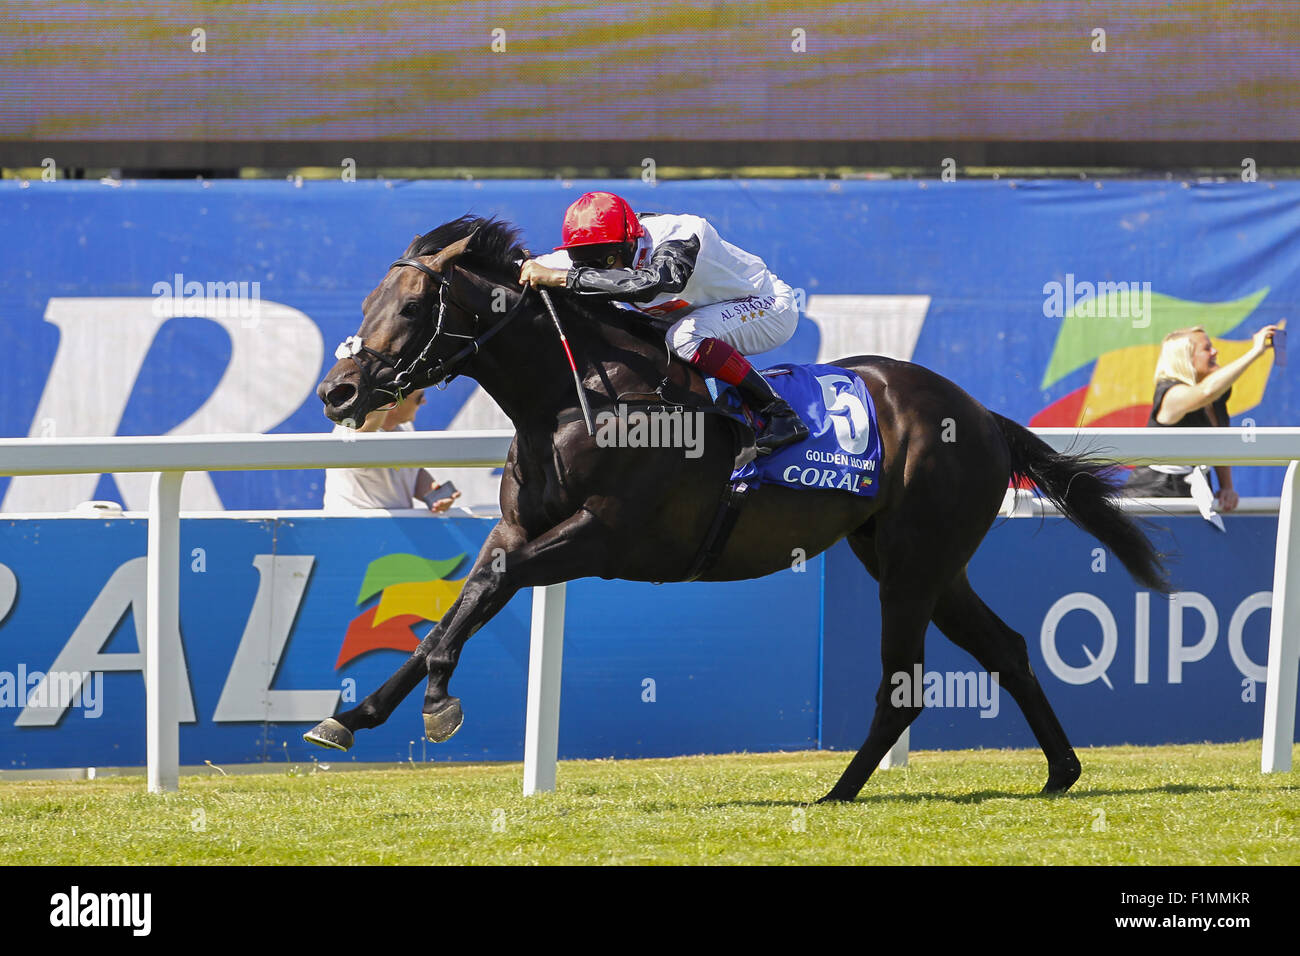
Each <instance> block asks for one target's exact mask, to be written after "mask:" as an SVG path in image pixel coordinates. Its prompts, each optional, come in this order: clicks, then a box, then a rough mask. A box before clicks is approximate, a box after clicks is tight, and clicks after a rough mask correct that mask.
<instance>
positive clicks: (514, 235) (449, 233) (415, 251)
mask: <svg viewBox="0 0 1300 956" xmlns="http://www.w3.org/2000/svg"><path fill="white" fill-rule="evenodd" d="M521 232H522V230H521V229H519V227H518V226H516V225H514V224H513V223H510V222H506V221H505V220H503V219H496V218H485V217H483V216H475V215H473V214H471V213H466V214H465V215H463V216H461V217H460V218H459V219H453V220H452V221H451V222H445V223H443V224H442V225H441V226H438V227H437V228H436V229H433V230H431V231H429V232H426V233H425V234H424V235H423V236H417V237H416V238H415V239H413V240H412V241H411V244H410V245H409V246H407V247H406V251H405V252H404V253H402V257H403V258H408V259H409V258H411V257H413V256H431V255H434V254H435V253H437V252H441V251H442V250H443V249H445V248H447V246H449V245H451V244H452V243H453V242H457V241H458V240H461V239H464V238H465V237H466V236H468V235H470V234H471V233H473V234H474V241H473V242H471V243H470V244H469V248H468V249H466V250H465V255H464V258H465V259H466V260H468V261H469V262H473V263H478V264H480V265H482V266H484V267H486V268H488V269H490V270H492V271H493V272H499V273H504V274H506V275H511V276H515V277H518V274H519V266H518V265H517V263H518V261H519V260H520V259H527V258H529V253H528V250H527V249H525V248H524V245H523V242H522V240H521V239H520V234H521ZM568 298H569V303H570V306H571V307H572V308H573V309H575V310H576V311H578V312H580V313H582V314H583V315H585V316H586V317H587V318H589V319H592V320H595V321H599V322H607V323H612V324H614V325H618V326H620V327H622V328H625V329H628V330H629V331H631V332H633V333H634V334H636V335H637V336H639V337H641V338H644V339H645V340H646V341H648V342H653V343H657V344H659V345H662V344H663V333H661V332H659V331H657V330H655V329H654V328H652V327H651V326H649V325H647V324H646V323H645V322H643V321H638V320H636V319H635V318H634V317H633V316H632V315H631V314H630V313H629V312H628V311H627V310H626V309H621V308H619V307H618V306H616V305H614V304H612V303H610V302H606V301H604V300H599V299H590V298H588V297H582V296H576V295H570V296H569V297H568Z"/></svg>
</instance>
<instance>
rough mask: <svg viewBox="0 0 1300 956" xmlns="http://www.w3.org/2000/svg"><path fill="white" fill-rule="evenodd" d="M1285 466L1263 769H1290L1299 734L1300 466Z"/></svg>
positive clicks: (1275, 564) (1270, 632) (1270, 630)
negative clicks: (1293, 585) (1299, 493)
mask: <svg viewBox="0 0 1300 956" xmlns="http://www.w3.org/2000/svg"><path fill="white" fill-rule="evenodd" d="M1297 466H1300V462H1297V461H1293V462H1291V464H1290V465H1288V466H1287V469H1286V480H1285V481H1284V482H1283V484H1282V506H1281V508H1280V509H1279V511H1278V516H1277V556H1276V558H1275V559H1274V561H1273V611H1272V615H1271V617H1270V619H1269V625H1268V676H1267V677H1266V678H1265V686H1264V745H1263V748H1262V749H1261V751H1260V770H1261V771H1262V772H1263V773H1274V772H1285V771H1288V770H1290V769H1291V745H1292V742H1293V741H1294V740H1295V694H1296V670H1297V668H1300V595H1297V594H1295V593H1293V592H1288V588H1287V583H1288V581H1291V582H1294V581H1295V580H1296V579H1298V578H1300V526H1297V523H1298V522H1300V509H1297V508H1296V506H1295V505H1296V502H1295V479H1296V468H1297Z"/></svg>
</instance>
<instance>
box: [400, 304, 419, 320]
mask: <svg viewBox="0 0 1300 956" xmlns="http://www.w3.org/2000/svg"><path fill="white" fill-rule="evenodd" d="M419 312H420V303H419V302H416V301H414V300H412V301H410V302H408V303H406V305H404V306H402V312H401V314H402V315H403V316H405V317H406V318H408V319H413V318H415V317H416V316H417V315H418V314H419Z"/></svg>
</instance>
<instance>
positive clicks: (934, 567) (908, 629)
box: [819, 532, 951, 803]
mask: <svg viewBox="0 0 1300 956" xmlns="http://www.w3.org/2000/svg"><path fill="white" fill-rule="evenodd" d="M848 540H849V546H850V547H851V548H852V549H853V553H854V554H856V555H857V556H858V558H859V559H860V560H861V561H862V563H863V564H864V565H866V567H867V570H868V571H870V572H871V574H872V576H873V577H875V578H877V579H878V580H879V581H880V621H881V629H880V635H881V636H880V664H881V673H880V686H879V687H878V688H877V690H876V713H875V716H874V717H872V719H871V728H870V729H869V730H868V731H867V739H866V741H864V742H863V744H862V747H861V748H860V749H859V750H858V752H857V754H856V755H855V756H854V758H853V760H852V761H850V763H849V765H848V767H847V768H845V770H844V773H843V774H841V775H840V779H839V781H838V782H836V784H835V786H834V787H832V788H831V791H830V793H828V794H826V796H824V797H822V799H821V801H819V802H822V803H825V802H827V801H849V800H853V799H854V798H855V797H856V796H857V795H858V792H859V791H860V790H861V789H862V787H863V785H865V784H866V782H867V779H868V778H869V777H870V776H871V774H872V773H873V772H874V771H875V769H876V767H877V766H879V764H880V761H881V759H882V758H883V757H884V756H885V754H886V753H887V752H888V751H889V749H890V748H891V747H893V746H894V744H895V743H897V742H898V738H899V737H900V736H901V735H902V733H903V731H904V730H906V729H907V728H908V727H909V726H911V723H912V721H914V720H915V719H916V718H917V716H918V715H919V714H920V713H921V710H922V705H921V703H920V702H919V699H918V698H919V696H920V695H919V694H917V695H913V694H912V693H910V688H909V687H908V685H907V683H904V684H903V685H902V687H903V688H905V690H903V692H902V693H901V695H900V696H901V700H900V701H899V702H898V703H895V701H894V700H893V699H892V698H893V697H894V696H895V695H896V694H898V693H899V690H900V685H899V683H898V681H896V680H895V679H894V675H897V674H905V675H907V678H908V681H909V682H910V681H911V679H912V675H913V674H914V673H915V667H916V665H918V664H923V663H924V651H925V631H926V628H928V627H929V625H930V617H931V615H932V614H933V613H934V607H935V604H936V602H937V601H938V598H939V592H940V590H941V588H942V585H940V584H938V583H936V582H937V581H939V580H941V578H939V577H938V575H940V574H942V573H943V568H942V564H943V562H942V560H941V559H939V558H938V557H937V556H936V555H933V554H929V553H927V551H926V549H917V548H912V547H909V546H908V545H907V543H905V542H904V541H902V540H901V539H900V538H898V537H897V535H890V537H889V538H888V539H886V540H891V541H898V542H899V545H900V547H899V548H897V549H893V550H891V549H890V548H878V547H877V542H876V541H875V540H874V538H873V536H872V535H870V533H868V532H858V533H855V534H853V535H850V536H849V539H848ZM939 540H942V539H939ZM880 555H884V556H886V557H887V558H888V561H887V563H885V564H884V565H883V566H882V564H881V561H880ZM948 573H951V572H950V571H949V572H948Z"/></svg>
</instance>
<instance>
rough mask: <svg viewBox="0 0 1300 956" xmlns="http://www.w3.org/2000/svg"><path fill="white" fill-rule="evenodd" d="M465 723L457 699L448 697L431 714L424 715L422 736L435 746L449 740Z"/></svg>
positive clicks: (463, 713)
mask: <svg viewBox="0 0 1300 956" xmlns="http://www.w3.org/2000/svg"><path fill="white" fill-rule="evenodd" d="M464 722H465V711H463V710H461V706H460V698H459V697H448V698H447V699H446V700H444V701H443V702H442V703H441V704H439V705H438V709H437V710H435V711H434V712H433V713H432V714H425V715H424V735H425V736H426V737H428V738H429V739H430V740H432V741H433V742H434V743H435V744H440V743H442V742H443V741H444V740H450V739H451V738H452V736H453V735H455V733H456V731H458V730H460V725H461V724H463V723H464Z"/></svg>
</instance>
